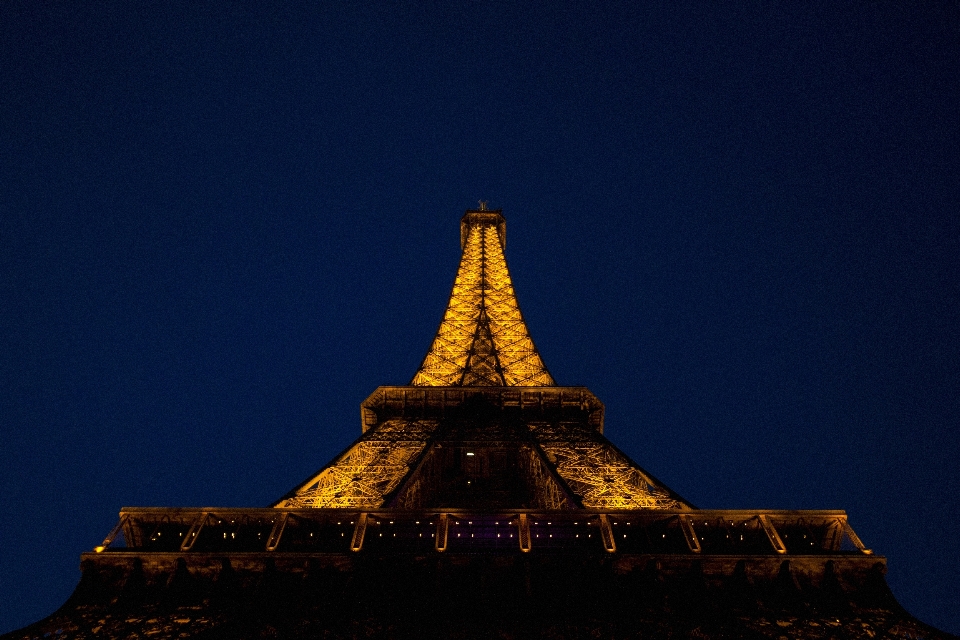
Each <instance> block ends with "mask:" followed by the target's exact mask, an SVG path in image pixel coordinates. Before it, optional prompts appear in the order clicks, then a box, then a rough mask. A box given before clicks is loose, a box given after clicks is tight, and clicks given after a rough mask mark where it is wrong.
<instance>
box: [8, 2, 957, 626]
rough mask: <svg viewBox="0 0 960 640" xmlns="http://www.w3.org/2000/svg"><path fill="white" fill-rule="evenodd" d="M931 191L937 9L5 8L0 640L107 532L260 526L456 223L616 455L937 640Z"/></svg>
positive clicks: (948, 56) (946, 181)
mask: <svg viewBox="0 0 960 640" xmlns="http://www.w3.org/2000/svg"><path fill="white" fill-rule="evenodd" d="M716 4H722V5H724V7H723V8H718V7H717V6H715V5H716ZM275 5H282V8H278V7H277V6H275ZM837 5H843V6H839V7H838V6H837ZM958 174H960V4H958V3H957V2H944V3H937V2H927V3H909V2H902V3H897V2H889V3H887V2H850V3H837V2H825V3H819V4H818V3H807V2H803V3H799V2H790V3H788V2H773V1H763V2H740V3H713V2H702V3H697V2H693V3H690V2H679V3H675V2H662V3H660V2H649V3H647V2H639V1H634V2H629V3H623V4H620V5H617V4H615V3H612V2H605V3H559V2H546V3H542V4H538V3H533V2H517V3H510V4H507V3H494V2H482V3H481V2H469V3H446V2H437V3H412V2H406V3H396V4H390V5H381V4H372V3H349V4H348V3H336V2H323V3H303V4H301V3H297V2H283V3H264V2H254V3H249V5H247V6H244V5H243V4H242V3H236V2H234V3H229V4H228V3H198V2H182V3H179V2H166V1H164V2H159V1H151V2H147V1H124V2H120V1H117V2H96V3H93V2H73V1H70V2H63V3H53V2H43V1H40V0H23V1H15V0H4V1H3V2H2V3H0V435H2V439H0V462H2V464H0V507H2V514H3V517H2V518H0V632H4V631H9V630H11V629H14V628H17V627H20V626H22V625H24V624H27V623H29V622H31V621H34V620H36V619H38V618H40V617H42V616H44V615H47V614H48V613H50V612H51V611H53V610H54V609H55V608H56V607H58V606H59V605H60V604H61V603H63V601H64V600H65V599H66V598H67V596H68V595H69V594H70V593H71V591H72V590H73V588H74V586H75V585H76V583H77V581H78V579H79V575H80V574H79V568H78V567H79V554H80V553H81V552H82V551H86V550H90V549H92V547H93V546H95V545H97V544H99V543H100V541H101V540H102V539H103V537H104V535H106V533H107V532H108V531H109V530H110V529H111V527H112V526H113V525H114V524H115V522H116V518H117V512H118V511H119V509H120V508H121V507H122V506H265V505H268V504H270V503H271V502H272V501H274V500H276V499H277V498H279V497H280V496H281V495H283V494H284V493H286V492H287V491H288V490H289V489H291V488H292V487H293V486H294V485H296V484H297V483H298V482H299V481H301V480H303V479H304V478H305V477H306V476H307V475H308V474H310V473H311V472H313V471H315V470H316V469H318V468H319V467H321V466H322V465H323V464H325V463H326V462H327V461H328V460H329V459H330V458H331V457H332V456H333V455H335V454H336V453H337V452H339V451H340V450H341V449H343V448H344V447H345V446H346V445H347V444H348V443H349V442H351V441H352V440H353V439H354V438H356V437H357V436H358V435H359V434H360V421H359V410H358V407H359V404H360V402H361V401H362V400H363V399H364V398H365V397H366V396H367V395H368V394H369V393H370V392H372V391H373V390H374V389H375V388H376V387H377V386H378V385H381V384H406V383H407V382H409V380H410V378H411V377H412V376H413V373H414V372H415V370H416V368H417V366H418V365H419V363H420V360H421V359H422V357H423V355H424V353H425V352H426V349H427V347H428V346H429V344H430V341H431V338H432V337H433V334H434V332H435V331H436V328H437V325H438V324H439V321H440V318H441V314H442V312H443V309H444V307H445V304H446V301H447V296H448V295H449V292H450V286H451V284H452V282H453V277H454V273H455V270H456V267H457V262H458V259H459V252H460V247H459V219H460V216H461V215H462V213H463V211H464V210H465V209H467V208H474V207H476V206H477V201H478V200H479V199H484V200H488V201H489V203H490V207H491V208H500V207H502V208H503V212H504V215H505V216H506V219H507V259H508V263H509V266H510V269H511V272H512V275H513V280H514V285H515V287H516V290H517V296H518V299H519V302H520V306H521V308H522V309H523V312H524V315H525V317H526V320H527V324H528V327H529V329H530V332H531V334H532V336H533V338H534V341H535V342H536V344H537V346H538V348H539V350H540V352H541V354H542V356H543V359H544V361H545V363H546V365H547V367H548V368H549V370H550V372H551V373H552V374H553V376H554V377H555V378H556V379H557V381H558V383H560V384H565V385H585V386H588V387H589V388H590V389H591V390H592V391H593V392H594V393H596V394H597V396H598V397H599V398H600V399H601V400H603V401H604V403H605V404H606V406H607V413H606V434H607V435H608V436H609V437H610V438H611V439H612V440H613V441H614V442H615V443H617V444H618V445H619V446H620V447H621V448H622V449H624V450H625V451H626V452H627V453H629V454H630V455H631V456H632V457H633V458H634V459H635V460H637V461H638V462H639V463H640V464H641V465H642V466H643V467H645V468H646V469H648V470H649V471H651V472H652V473H653V474H655V475H656V476H658V477H659V478H660V479H661V480H663V481H664V482H665V483H666V484H667V485H669V486H670V487H671V488H673V489H674V490H676V491H677V492H678V493H680V494H681V495H682V496H684V497H685V498H686V499H688V500H690V501H691V502H693V503H694V504H695V505H697V506H699V507H704V508H778V509H845V510H846V511H847V512H848V514H849V516H850V521H851V524H852V525H853V527H854V528H855V530H856V531H857V532H858V533H859V535H860V537H861V538H862V539H863V540H864V542H865V543H866V545H867V546H868V547H870V548H872V549H874V550H875V551H876V552H877V553H878V554H881V555H885V556H886V557H887V558H888V561H889V574H888V581H889V583H890V584H891V586H892V588H893V590H894V592H895V594H896V595H897V597H898V598H899V599H900V601H901V602H902V603H903V604H904V605H905V606H906V607H907V608H908V609H909V610H910V611H911V612H912V613H914V614H915V615H917V616H918V617H919V618H920V619H922V620H924V621H925V622H928V623H931V624H934V625H937V626H939V627H940V628H942V629H945V630H948V631H952V632H954V633H960V606H958V602H960V545H958V539H957V532H958V526H957V522H958V521H960V500H958V497H957V496H958V492H960V464H958V462H957V459H958V455H960V435H958V422H960V394H958V390H960V179H958Z"/></svg>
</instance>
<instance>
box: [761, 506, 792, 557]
mask: <svg viewBox="0 0 960 640" xmlns="http://www.w3.org/2000/svg"><path fill="white" fill-rule="evenodd" d="M757 518H758V519H759V520H760V526H761V527H763V531H764V533H766V534H767V540H769V541H770V544H771V545H772V546H773V549H774V551H776V552H777V553H786V552H787V547H786V545H785V544H783V540H781V539H780V534H779V533H777V530H776V529H774V527H773V523H772V522H770V518H769V517H768V516H767V514H765V513H762V514H760V515H759V516H757Z"/></svg>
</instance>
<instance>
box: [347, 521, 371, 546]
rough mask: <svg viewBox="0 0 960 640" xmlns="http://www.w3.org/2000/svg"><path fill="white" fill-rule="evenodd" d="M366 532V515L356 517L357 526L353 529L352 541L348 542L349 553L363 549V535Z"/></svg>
mask: <svg viewBox="0 0 960 640" xmlns="http://www.w3.org/2000/svg"><path fill="white" fill-rule="evenodd" d="M366 532H367V514H366V513H361V514H360V515H358V516H357V524H356V526H355V527H354V529H353V540H351V541H350V551H360V549H362V548H363V534H364V533H366Z"/></svg>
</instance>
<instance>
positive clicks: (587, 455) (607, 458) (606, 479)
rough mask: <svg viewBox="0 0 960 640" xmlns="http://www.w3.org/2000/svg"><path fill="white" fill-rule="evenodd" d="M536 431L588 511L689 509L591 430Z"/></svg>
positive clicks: (541, 427)
mask: <svg viewBox="0 0 960 640" xmlns="http://www.w3.org/2000/svg"><path fill="white" fill-rule="evenodd" d="M530 428H531V431H532V433H533V435H534V437H535V438H536V439H537V441H538V442H539V443H540V447H541V448H542V449H543V452H544V455H545V456H546V457H547V460H549V461H550V463H551V464H553V465H554V467H555V468H556V471H557V474H558V475H559V476H560V477H561V478H563V480H564V481H565V482H566V483H567V486H568V487H570V490H571V491H573V492H574V493H576V494H577V495H579V496H580V499H581V503H582V504H583V506H584V507H590V508H597V509H686V508H689V506H688V505H686V504H684V503H683V502H681V501H680V500H677V499H676V498H674V497H673V496H672V495H671V493H670V491H669V490H668V489H666V488H665V487H662V486H660V485H659V484H658V483H657V482H656V481H654V480H653V479H652V478H650V477H649V476H648V475H647V474H645V473H644V472H643V471H642V470H641V469H640V468H639V467H637V466H636V464H634V462H633V461H632V460H630V459H629V458H627V457H626V456H625V455H623V454H622V453H620V452H619V451H617V449H616V448H615V447H614V446H613V445H611V444H610V443H609V442H608V441H607V440H606V439H605V438H603V437H602V436H599V434H597V433H596V432H593V431H592V430H591V429H590V428H589V427H587V425H576V424H552V425H551V424H531V425H530Z"/></svg>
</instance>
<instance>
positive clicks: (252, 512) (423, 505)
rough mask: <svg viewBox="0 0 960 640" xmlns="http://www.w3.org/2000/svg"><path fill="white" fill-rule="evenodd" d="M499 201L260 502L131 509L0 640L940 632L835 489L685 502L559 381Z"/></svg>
mask: <svg viewBox="0 0 960 640" xmlns="http://www.w3.org/2000/svg"><path fill="white" fill-rule="evenodd" d="M504 233H505V223H504V220H503V216H502V215H501V214H500V212H499V211H487V210H485V209H484V208H481V209H480V210H477V211H467V212H466V214H465V215H464V216H463V219H462V222H461V248H462V250H463V257H462V259H461V261H460V267H459V269H458V271H457V277H456V281H455V283H454V287H453V292H452V293H451V296H450V302H449V304H448V306H447V309H446V312H445V313H444V316H443V320H442V322H441V323H440V328H439V329H438V331H437V335H436V337H435V338H434V340H433V342H432V344H431V346H430V349H429V351H428V352H427V355H426V357H425V358H424V360H423V364H422V365H421V366H420V368H419V370H418V371H417V373H416V375H415V376H414V378H413V381H412V382H411V384H409V385H407V386H384V387H379V388H378V389H376V390H375V391H374V392H373V393H372V394H371V395H370V396H369V397H368V398H367V399H366V400H364V401H363V403H362V404H361V427H362V433H361V436H360V437H359V438H358V439H357V440H356V441H355V442H354V443H353V444H351V445H350V446H349V447H347V448H346V450H345V451H344V452H343V453H341V454H340V455H339V456H337V457H336V458H334V460H333V461H331V462H330V463H329V464H328V465H326V466H325V467H323V468H321V469H320V470H319V471H317V472H316V473H314V474H312V475H311V476H310V477H309V478H308V479H307V480H306V481H304V482H303V483H301V484H300V485H298V486H297V487H295V488H294V489H293V490H292V491H291V492H290V493H288V494H287V495H285V496H283V498H281V499H280V500H279V501H277V503H275V504H274V505H272V506H271V507H267V508H260V509H236V508H234V509H230V508H224V509H221V508H206V507H205V508H125V509H123V510H122V511H121V512H120V520H119V522H118V523H117V525H116V527H114V529H113V530H112V531H111V532H110V533H109V534H108V535H107V537H106V539H104V540H103V542H102V543H101V544H100V545H98V546H97V547H95V548H94V550H93V551H91V552H88V553H85V554H83V555H82V556H81V568H82V570H83V575H82V578H81V580H80V584H79V585H78V586H77V589H76V591H75V592H74V594H73V596H71V598H70V599H69V600H68V601H67V603H66V604H64V606H63V607H61V608H60V609H59V610H58V611H56V612H55V613H53V614H52V615H51V616H49V617H48V618H46V619H44V620H41V621H39V622H37V623H35V624H33V625H30V626H29V627H26V628H24V629H22V630H20V631H17V632H12V633H10V634H8V635H7V636H4V637H3V638H0V640H6V639H7V638H10V639H11V640H13V639H14V638H15V639H16V640H36V639H37V638H40V637H44V638H47V637H57V638H64V639H69V640H81V639H85V638H90V639H92V638H117V639H119V638H143V637H150V638H156V639H158V640H159V639H171V640H172V639H173V638H194V637H195V638H207V639H208V640H209V639H217V638H231V639H232V640H265V639H267V638H302V639H306V638H325V639H327V638H342V639H344V640H346V639H351V640H353V639H356V638H359V637H364V638H382V639H383V640H395V639H398V638H414V637H416V638H424V637H428V638H451V637H452V638H494V637H495V638H503V639H505V640H512V639H519V638H524V639H525V640H536V639H537V638H540V639H542V640H547V639H548V638H549V639H551V640H582V639H583V638H598V637H606V638H651V639H653V638H655V639H657V640H660V639H662V638H677V639H679V638H683V639H689V638H712V639H714V640H726V639H727V638H784V637H789V638H810V639H817V640H821V639H826V638H850V639H858V640H859V639H863V640H867V639H868V638H878V637H883V638H900V639H903V640H906V639H913V638H929V639H937V640H947V639H948V638H950V637H951V636H949V635H948V634H944V633H941V632H939V631H937V630H936V629H931V628H930V627H928V626H926V625H924V624H923V623H921V622H919V621H917V620H915V619H914V618H912V617H911V616H910V615H909V614H908V613H907V612H906V611H904V610H903V608H902V607H900V605H899V604H898V603H897V602H896V599H895V598H894V597H893V595H892V594H891V593H890V591H889V589H888V587H887V585H886V582H885V580H884V578H883V574H884V572H885V570H886V559H885V558H883V557H882V556H878V555H874V554H873V552H872V551H871V550H870V549H867V548H866V547H865V546H864V545H863V543H862V542H861V541H860V539H859V537H858V536H857V535H856V533H854V531H853V529H852V528H851V527H850V524H849V523H848V522H847V516H846V514H845V513H844V512H843V511H774V510H751V511H743V510H702V509H695V508H694V507H693V506H692V505H690V504H689V503H688V502H686V501H685V500H684V499H683V498H681V497H680V496H678V495H677V494H675V493H674V492H673V491H671V490H670V489H669V488H667V487H666V486H665V485H664V484H663V483H662V482H659V481H658V480H657V479H656V478H654V477H653V476H652V475H650V474H649V473H648V472H646V471H644V470H643V469H641V468H640V467H639V466H638V465H637V464H636V463H635V462H633V461H632V460H631V459H630V458H629V457H628V456H627V455H625V454H624V453H623V452H621V451H620V450H619V449H617V448H616V447H615V446H614V445H613V444H612V443H611V442H610V441H609V440H607V438H606V437H604V435H603V431H604V420H603V417H604V407H603V404H602V403H601V402H600V401H599V400H598V399H597V398H596V397H595V396H594V395H593V394H592V393H591V392H590V391H589V390H588V389H585V388H583V387H563V386H559V385H556V384H555V383H554V380H553V378H552V377H551V376H550V374H549V373H548V372H547V370H546V368H545V367H544V365H543V361H542V360H541V358H540V355H539V354H538V353H537V350H536V348H535V347H534V344H533V341H532V340H531V339H530V335H529V332H528V331H527V328H526V325H525V324H524V321H523V318H522V316H521V315H520V310H519V307H518V306H517V302H516V297H515V295H514V292H513V286H512V284H511V282H510V275H509V273H508V272H507V266H506V261H505V259H504V256H503V249H504V237H505V235H504Z"/></svg>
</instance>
